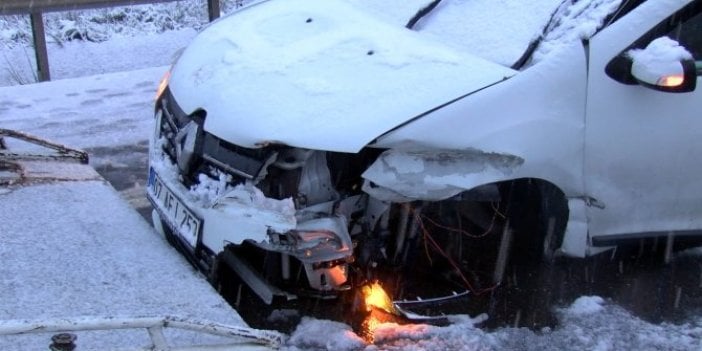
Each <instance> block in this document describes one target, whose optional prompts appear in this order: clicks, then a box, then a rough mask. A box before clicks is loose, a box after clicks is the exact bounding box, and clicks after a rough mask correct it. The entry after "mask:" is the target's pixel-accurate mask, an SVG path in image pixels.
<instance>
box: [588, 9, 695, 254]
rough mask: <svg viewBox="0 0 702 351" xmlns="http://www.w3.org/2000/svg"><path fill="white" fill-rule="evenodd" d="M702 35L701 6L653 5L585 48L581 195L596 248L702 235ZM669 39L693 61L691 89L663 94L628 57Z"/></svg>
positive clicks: (619, 23) (639, 10)
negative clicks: (639, 76)
mask: <svg viewBox="0 0 702 351" xmlns="http://www.w3.org/2000/svg"><path fill="white" fill-rule="evenodd" d="M701 29H702V0H691V1H687V2H685V1H659V0H655V1H653V0H651V1H646V2H644V3H643V4H642V5H640V6H639V7H637V8H636V9H634V10H633V11H631V12H630V13H628V14H627V15H626V16H624V17H623V18H621V19H619V20H618V21H617V22H615V23H613V24H611V25H610V26H608V27H607V28H605V29H604V30H602V31H601V32H600V33H598V34H597V35H596V36H594V37H593V38H592V39H591V40H590V42H589V43H586V49H587V50H589V53H588V54H589V58H590V61H589V73H588V89H587V91H588V96H587V107H586V137H585V162H584V163H585V167H584V170H585V174H584V176H585V177H584V189H586V194H585V196H584V198H585V199H586V203H587V204H589V205H590V206H589V207H588V220H589V233H590V238H591V239H592V243H593V244H595V245H596V246H598V245H607V244H611V243H613V242H614V241H612V240H613V239H625V238H637V237H650V236H656V235H661V234H668V233H670V232H672V231H675V232H677V234H678V235H680V234H690V235H695V234H702V232H698V231H697V230H698V229H700V228H702V80H701V79H700V72H699V71H700V63H701V62H702V61H701V60H702V32H701V31H700V30H701ZM664 36H668V37H670V38H671V39H676V40H678V41H679V43H680V44H681V45H683V46H685V47H686V49H687V50H688V51H689V52H690V53H691V54H692V55H693V56H694V59H695V60H696V64H697V69H696V71H695V69H692V71H691V72H692V76H691V77H692V78H691V80H690V79H688V81H687V83H688V85H689V83H696V87H695V88H694V90H693V91H691V92H664V91H658V90H655V89H652V88H651V87H647V86H644V85H642V84H638V83H637V81H636V80H635V79H633V76H632V75H631V73H630V72H631V59H630V58H628V55H627V52H629V50H631V49H637V48H639V49H642V48H645V47H646V46H647V45H648V44H650V42H651V41H653V40H655V39H657V38H660V37H664ZM622 62H624V63H625V64H622ZM626 62H628V65H627V64H626ZM688 63H690V62H688ZM688 67H689V65H688ZM688 78H689V77H688ZM688 90H689V89H688Z"/></svg>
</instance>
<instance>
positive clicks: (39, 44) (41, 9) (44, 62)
mask: <svg viewBox="0 0 702 351" xmlns="http://www.w3.org/2000/svg"><path fill="white" fill-rule="evenodd" d="M173 1H180V0H1V2H0V15H26V14H29V16H30V22H31V24H32V36H33V38H34V52H35V54H36V60H37V77H38V78H39V81H42V82H43V81H47V80H51V74H50V72H49V55H48V53H47V49H46V33H45V30H44V18H43V13H45V12H52V11H72V10H83V9H90V8H100V7H116V6H127V5H142V4H152V3H159V2H173ZM207 13H208V15H209V18H210V21H214V20H215V19H217V18H218V17H219V13H220V0H207Z"/></svg>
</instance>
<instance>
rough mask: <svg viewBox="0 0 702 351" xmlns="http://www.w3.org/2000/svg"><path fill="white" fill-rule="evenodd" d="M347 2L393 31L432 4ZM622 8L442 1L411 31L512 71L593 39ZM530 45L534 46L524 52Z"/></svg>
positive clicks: (554, 0) (608, 1)
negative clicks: (525, 58) (567, 45)
mask: <svg viewBox="0 0 702 351" xmlns="http://www.w3.org/2000/svg"><path fill="white" fill-rule="evenodd" d="M347 1H348V2H350V3H352V4H354V5H356V6H358V7H360V8H364V9H366V10H367V11H369V12H371V13H373V14H374V15H375V16H377V17H380V18H381V19H383V20H385V21H386V22H390V23H392V24H396V25H397V26H406V25H407V23H408V20H410V19H413V18H414V17H415V16H416V15H417V13H418V11H420V10H422V9H424V8H427V6H428V5H430V4H432V3H433V1H431V0H384V1H377V0H347ZM621 4H622V0H580V1H573V0H532V1H518V0H443V1H440V2H438V4H436V7H434V8H432V9H431V11H430V12H428V13H424V14H423V16H421V18H420V19H419V20H418V21H417V22H416V23H414V24H413V26H412V29H413V30H415V31H417V32H419V33H422V35H425V36H428V37H431V38H432V39H433V40H436V41H439V42H442V43H444V44H446V45H449V46H451V47H453V48H455V49H458V50H461V51H467V52H470V53H471V54H474V55H477V56H480V57H482V58H484V59H487V60H489V61H492V62H496V63H499V64H502V65H505V66H512V65H514V64H515V63H516V62H518V61H519V60H520V58H523V57H522V56H523V55H524V53H525V52H528V53H529V55H528V56H529V57H530V58H532V57H533V59H535V60H540V59H542V58H543V57H544V56H545V55H547V54H548V53H549V52H551V51H552V50H553V49H554V48H555V47H557V46H559V45H562V44H563V43H565V42H572V41H573V40H580V39H582V38H587V37H589V36H592V35H593V34H594V33H595V32H596V31H597V30H598V29H599V28H600V27H601V26H602V24H603V23H604V21H605V20H606V18H607V17H608V16H609V15H610V14H613V13H615V12H616V11H617V9H618V8H619V7H620V6H621ZM532 43H538V45H536V46H535V47H533V48H531V50H528V49H529V48H530V44H532ZM532 53H533V56H532V55H531V54H532ZM519 66H521V65H519Z"/></svg>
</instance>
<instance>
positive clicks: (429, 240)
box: [414, 214, 499, 295]
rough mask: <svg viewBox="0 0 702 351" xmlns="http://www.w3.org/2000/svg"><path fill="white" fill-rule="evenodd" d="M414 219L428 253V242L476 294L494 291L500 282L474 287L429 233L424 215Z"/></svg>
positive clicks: (415, 216) (416, 216) (416, 215)
mask: <svg viewBox="0 0 702 351" xmlns="http://www.w3.org/2000/svg"><path fill="white" fill-rule="evenodd" d="M414 219H415V221H417V224H418V225H419V228H420V229H421V230H422V235H423V236H424V243H425V250H427V255H429V252H428V247H427V246H426V244H427V243H431V245H432V246H433V247H434V249H435V250H436V251H438V252H439V254H440V255H441V256H443V257H444V258H445V259H446V260H447V261H448V262H449V264H450V265H451V266H452V267H453V269H454V270H455V271H456V273H457V274H458V276H459V277H460V278H461V280H462V281H463V283H464V284H465V285H466V287H467V288H468V290H470V291H471V292H472V293H473V294H475V295H482V294H484V293H486V292H489V291H492V290H494V289H495V288H497V286H498V285H499V284H497V283H496V284H493V285H492V286H489V287H487V288H484V289H480V290H477V289H475V287H473V284H471V283H470V281H469V280H468V278H466V276H465V275H464V274H463V271H461V268H460V267H459V266H458V264H456V262H454V260H453V259H452V258H451V257H450V256H449V255H448V254H447V253H446V252H445V251H444V250H443V249H442V248H441V246H440V245H439V244H438V243H437V242H436V241H435V240H434V238H433V237H432V236H431V234H429V231H428V230H427V229H426V227H424V222H423V221H422V216H420V215H418V214H415V215H414ZM427 257H428V258H429V259H430V261H431V258H430V257H429V256H427Z"/></svg>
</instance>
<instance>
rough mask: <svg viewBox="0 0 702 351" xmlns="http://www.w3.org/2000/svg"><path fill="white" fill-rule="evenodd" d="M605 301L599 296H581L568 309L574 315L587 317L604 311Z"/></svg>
mask: <svg viewBox="0 0 702 351" xmlns="http://www.w3.org/2000/svg"><path fill="white" fill-rule="evenodd" d="M603 305H604V299H603V298H601V297H599V296H581V297H579V298H578V299H577V300H575V302H573V304H572V305H571V306H570V307H569V308H568V309H567V312H568V313H571V314H574V315H585V314H593V313H597V312H601V311H602V310H604V307H603Z"/></svg>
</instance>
